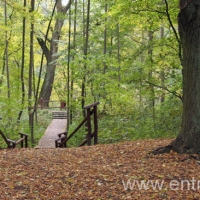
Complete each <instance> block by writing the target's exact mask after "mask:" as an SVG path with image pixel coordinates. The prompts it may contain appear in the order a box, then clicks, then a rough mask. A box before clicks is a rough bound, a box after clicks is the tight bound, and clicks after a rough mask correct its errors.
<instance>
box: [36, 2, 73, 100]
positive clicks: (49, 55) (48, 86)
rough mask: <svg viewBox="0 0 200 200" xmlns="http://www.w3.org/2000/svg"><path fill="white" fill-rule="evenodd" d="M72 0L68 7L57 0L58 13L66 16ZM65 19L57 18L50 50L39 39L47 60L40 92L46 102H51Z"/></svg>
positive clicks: (39, 39)
mask: <svg viewBox="0 0 200 200" xmlns="http://www.w3.org/2000/svg"><path fill="white" fill-rule="evenodd" d="M71 2H72V1H71V0H69V2H68V4H67V5H66V6H64V7H63V6H62V2H61V0H57V12H61V13H63V14H65V13H66V12H67V10H68V9H69V8H70V6H71ZM64 20H65V19H63V18H57V19H56V23H55V26H54V29H53V34H52V39H51V43H50V49H49V48H48V47H47V45H46V44H45V42H44V40H43V39H41V38H38V43H39V44H40V46H41V48H42V50H43V51H44V54H45V57H46V60H47V68H46V74H45V78H44V82H43V85H42V89H41V92H40V98H42V99H44V100H50V97H51V92H52V88H53V82H54V76H55V69H56V59H57V56H55V54H56V53H57V52H58V44H57V41H59V39H60V34H61V30H62V27H63V24H64Z"/></svg>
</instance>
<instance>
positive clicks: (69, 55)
mask: <svg viewBox="0 0 200 200" xmlns="http://www.w3.org/2000/svg"><path fill="white" fill-rule="evenodd" d="M70 57H71V7H70V8H69V32H68V58H67V116H68V117H67V131H68V130H69V121H70V117H69V112H70Z"/></svg>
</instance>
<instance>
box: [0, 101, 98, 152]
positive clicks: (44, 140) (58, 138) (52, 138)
mask: <svg viewBox="0 0 200 200" xmlns="http://www.w3.org/2000/svg"><path fill="white" fill-rule="evenodd" d="M42 102H43V101H42ZM41 105H42V106H41V108H42V109H44V107H43V103H42V104H41ZM61 105H62V106H61V108H65V104H61ZM98 105H99V102H96V103H93V104H90V105H87V106H85V107H84V109H85V110H86V117H85V118H84V119H83V121H82V122H81V123H80V124H79V125H78V127H77V128H76V129H75V130H74V131H73V132H72V133H71V134H68V133H67V132H66V128H67V111H66V110H64V111H63V110H62V109H60V111H52V122H51V124H50V125H49V126H48V128H47V129H46V131H45V133H44V135H43V136H42V137H41V139H40V140H39V143H38V145H37V146H36V147H35V148H64V147H67V142H68V141H69V140H70V138H72V137H73V136H74V135H75V134H76V132H77V131H78V130H79V129H80V128H81V127H82V126H85V128H86V130H87V135H86V139H85V140H84V141H83V142H82V143H81V144H80V145H79V146H83V145H86V144H87V145H91V144H92V140H93V143H94V144H97V143H98V117H97V106H98ZM92 117H93V120H92ZM92 122H93V124H92ZM0 135H1V136H2V138H3V139H4V140H5V142H6V143H7V145H8V148H15V147H16V146H17V144H21V147H28V135H26V134H23V133H20V135H21V138H20V139H19V140H18V141H13V140H10V139H8V138H6V136H5V135H4V134H3V132H0ZM24 141H25V146H24V145H23V142H24Z"/></svg>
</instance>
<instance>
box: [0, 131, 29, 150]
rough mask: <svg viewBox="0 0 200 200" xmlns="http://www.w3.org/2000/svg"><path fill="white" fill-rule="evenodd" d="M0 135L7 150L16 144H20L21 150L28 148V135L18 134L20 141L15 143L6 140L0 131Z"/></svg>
mask: <svg viewBox="0 0 200 200" xmlns="http://www.w3.org/2000/svg"><path fill="white" fill-rule="evenodd" d="M0 135H1V136H2V138H3V139H4V141H5V142H6V144H7V148H15V147H16V146H17V145H18V144H20V146H21V148H23V147H25V148H28V135H27V134H24V133H19V135H20V139H18V140H17V141H14V140H11V139H8V138H7V137H6V136H5V135H4V133H3V132H2V131H1V130H0Z"/></svg>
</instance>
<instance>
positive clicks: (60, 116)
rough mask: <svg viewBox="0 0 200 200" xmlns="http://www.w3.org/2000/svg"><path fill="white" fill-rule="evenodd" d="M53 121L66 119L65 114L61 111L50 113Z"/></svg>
mask: <svg viewBox="0 0 200 200" xmlns="http://www.w3.org/2000/svg"><path fill="white" fill-rule="evenodd" d="M52 118H53V119H67V112H63V111H54V112H52Z"/></svg>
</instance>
